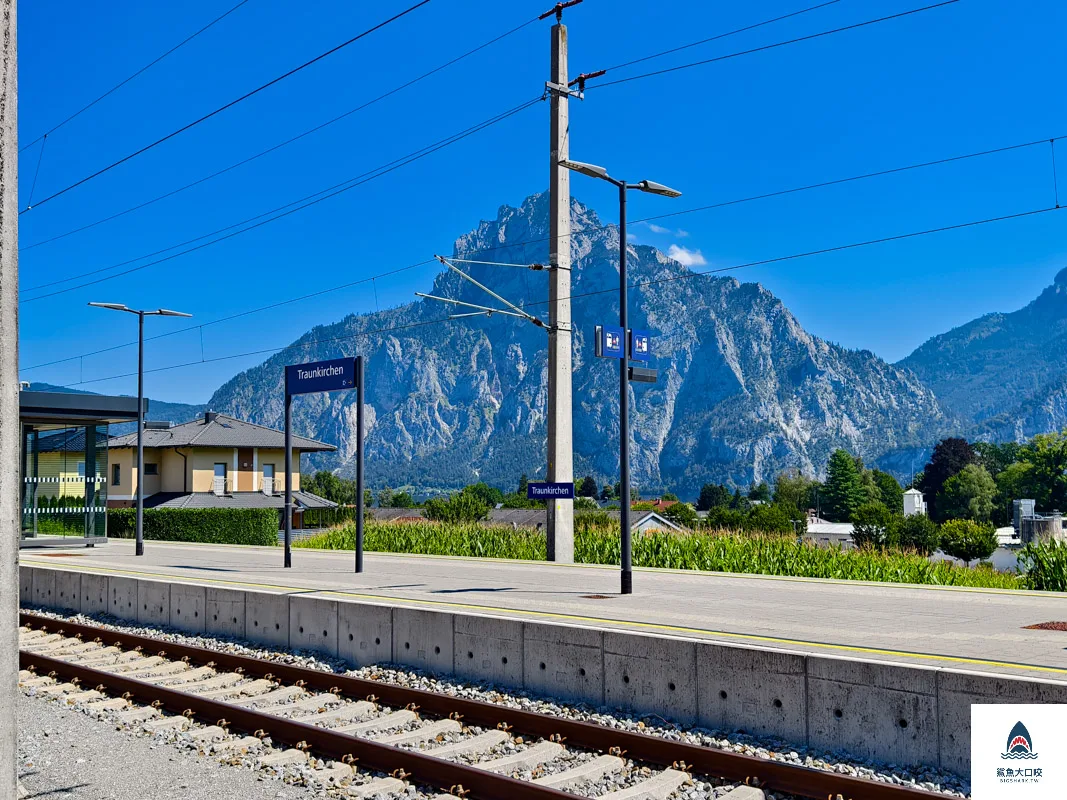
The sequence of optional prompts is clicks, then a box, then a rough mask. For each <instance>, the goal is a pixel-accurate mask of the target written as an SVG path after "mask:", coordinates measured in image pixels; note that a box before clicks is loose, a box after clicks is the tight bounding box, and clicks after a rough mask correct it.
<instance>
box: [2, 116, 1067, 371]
mask: <svg viewBox="0 0 1067 800" xmlns="http://www.w3.org/2000/svg"><path fill="white" fill-rule="evenodd" d="M1063 138H1067V135H1065V136H1056V137H1052V138H1051V139H1035V140H1031V141H1028V142H1020V143H1016V144H1010V145H1004V146H1001V147H994V148H987V149H985V150H979V151H974V152H970V153H963V154H958V155H954V156H946V157H943V158H938V159H933V160H928V161H920V162H915V163H912V164H907V165H903V166H899V167H891V168H888V169H883V170H876V171H871V172H865V173H862V174H859V175H852V176H848V177H845V178H836V179H832V180H827V181H820V182H818V183H809V184H805V185H802V186H796V187H791V188H788V189H780V190H777V191H774V192H765V193H763V194H758V195H749V196H747V197H742V198H737V199H733V200H725V201H721V202H718V203H712V204H709V205H704V206H697V207H694V208H689V209H683V210H681V211H674V212H669V213H666V214H657V215H654V216H650V217H643V218H641V219H636V220H634V221H633V223H634V224H639V223H647V222H653V221H657V220H661V219H665V218H667V217H675V216H681V215H685V214H694V213H700V212H704V211H710V210H714V209H718V208H725V207H729V206H733V205H739V204H742V203H748V202H754V201H758V200H765V199H770V198H775V197H782V196H786V195H790V194H796V193H799V192H805V191H810V190H815V189H822V188H828V187H831V186H837V185H842V184H847V183H851V182H855V181H861V180H867V179H871V178H877V177H884V176H888V175H893V174H897V173H902V172H908V171H911V170H917V169H923V168H928V167H933V166H940V165H943V164H951V163H953V162H958V161H964V160H968V159H973V158H980V157H984V156H990V155H997V154H1001V153H1007V152H1011V151H1014V150H1021V149H1024V148H1029V147H1035V146H1039V145H1043V144H1045V143H1046V142H1053V143H1054V142H1056V141H1057V140H1059V139H1063ZM1057 205H1058V198H1057ZM613 226H614V223H608V224H604V225H599V226H594V227H588V228H580V229H577V230H573V231H572V232H571V234H570V236H576V235H579V234H583V233H595V232H596V231H600V230H605V229H607V228H611V227H613ZM561 238H566V237H561ZM549 240H550V237H540V238H536V239H526V240H523V241H520V242H515V243H512V244H507V245H499V246H497V247H493V248H484V249H482V250H476V251H473V252H474V253H488V252H493V251H495V250H499V249H512V248H516V247H520V246H521V247H522V248H523V253H524V254H525V252H526V247H527V245H530V244H539V243H542V242H547V241H549ZM450 260H452V261H456V262H460V263H468V264H484V265H492V266H510V267H526V268H529V269H535V268H537V267H539V266H542V267H543V265H539V264H527V263H525V261H526V259H525V257H524V259H523V263H521V264H519V263H516V262H499V261H487V260H479V259H471V258H453V259H450ZM433 261H434V259H432V258H431V259H425V260H423V261H420V262H417V263H415V264H411V265H409V266H407V267H402V268H400V269H398V270H392V271H390V272H386V273H382V274H379V275H376V276H373V277H371V278H364V279H360V280H358V281H352V282H348V283H344V284H341V285H339V286H333V287H329V288H326V289H322V290H319V291H317V292H314V293H312V294H306V295H301V296H299V297H295V298H292V299H289V300H283V301H279V302H276V303H271V304H269V305H266V306H261V307H259V308H254V309H249V310H247V311H242V312H239V313H237V314H232V315H229V316H226V317H222V318H220V319H217V320H213V321H211V322H207V323H203V327H206V326H209V325H216V324H219V323H221V322H227V321H230V320H233V319H237V318H239V317H244V316H248V315H250V314H255V313H259V312H261V311H268V310H272V309H275V308H278V307H279V306H283V305H287V304H289V303H294V302H299V301H301V300H307V299H310V298H312V297H317V296H320V295H323V294H328V293H330V292H335V291H341V290H343V289H347V288H350V287H352V286H356V285H358V284H361V283H365V282H366V281H368V280H371V281H373V280H374V279H375V278H379V279H381V278H386V277H390V276H392V275H395V274H397V273H399V272H405V271H407V270H410V269H414V268H416V267H421V266H425V265H426V264H430V263H432V262H433ZM196 327H202V326H191V327H188V328H181V329H178V330H176V331H169V332H165V333H161V334H157V335H156V336H152V337H150V338H149V339H148V341H151V340H152V339H162V338H165V337H168V336H175V335H179V334H181V333H184V332H186V331H189V330H193V329H195V328H196ZM134 344H136V342H130V343H127V344H121V345H114V346H112V347H108V348H104V349H102V350H94V351H91V352H88V353H82V354H81V355H82V356H93V355H99V354H101V353H106V352H110V351H112V350H118V349H121V348H123V347H130V346H132V345H134ZM75 358H78V356H70V357H69V358H63V359H58V360H56V361H49V362H45V363H42V364H35V365H33V366H31V367H25V368H23V371H24V372H25V371H29V370H33V369H39V368H41V367H46V366H52V365H54V364H60V363H63V362H66V361H71V360H73V359H75Z"/></svg>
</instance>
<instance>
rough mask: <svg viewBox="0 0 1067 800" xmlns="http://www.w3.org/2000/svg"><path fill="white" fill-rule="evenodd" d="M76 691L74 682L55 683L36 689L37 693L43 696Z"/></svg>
mask: <svg viewBox="0 0 1067 800" xmlns="http://www.w3.org/2000/svg"><path fill="white" fill-rule="evenodd" d="M76 691H78V685H77V684H76V683H57V684H56V685H55V686H42V687H41V688H40V689H38V690H37V694H39V695H44V696H45V697H58V696H59V695H61V694H67V693H68V692H76Z"/></svg>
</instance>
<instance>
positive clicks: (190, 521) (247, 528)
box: [107, 508, 279, 545]
mask: <svg viewBox="0 0 1067 800" xmlns="http://www.w3.org/2000/svg"><path fill="white" fill-rule="evenodd" d="M278 521H279V515H278V510H277V509H276V508H146V509H145V512H144V538H145V539H154V540H157V541H162V542H207V543H210V544H258V545H277V544H278ZM135 529H136V511H135V510H134V509H132V508H111V509H108V512H107V535H108V536H109V537H111V538H114V539H132V538H133V537H134V535H135Z"/></svg>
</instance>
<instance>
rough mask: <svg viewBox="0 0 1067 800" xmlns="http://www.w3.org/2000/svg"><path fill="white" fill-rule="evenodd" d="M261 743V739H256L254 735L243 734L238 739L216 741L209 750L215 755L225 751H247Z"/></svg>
mask: <svg viewBox="0 0 1067 800" xmlns="http://www.w3.org/2000/svg"><path fill="white" fill-rule="evenodd" d="M262 745H263V740H262V739H258V738H256V737H255V736H243V737H241V738H240V739H227V740H226V741H224V742H216V743H215V744H213V745H212V747H211V751H212V752H213V753H215V754H216V755H225V754H226V753H235V752H247V751H248V750H251V749H252V748H253V747H261V746H262Z"/></svg>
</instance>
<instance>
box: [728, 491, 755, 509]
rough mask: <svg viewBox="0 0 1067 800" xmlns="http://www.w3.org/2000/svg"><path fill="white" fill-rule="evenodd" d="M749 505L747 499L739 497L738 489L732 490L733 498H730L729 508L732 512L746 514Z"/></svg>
mask: <svg viewBox="0 0 1067 800" xmlns="http://www.w3.org/2000/svg"><path fill="white" fill-rule="evenodd" d="M751 505H752V504H751V503H749V502H748V498H747V497H742V496H741V490H740V489H734V493H733V496H732V497H731V498H730V508H732V509H733V510H734V511H744V512H747V511H748V509H749V507H750V506H751Z"/></svg>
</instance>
